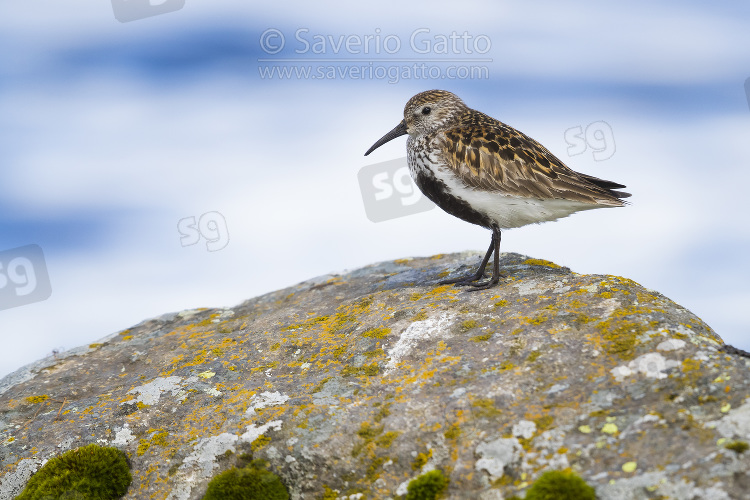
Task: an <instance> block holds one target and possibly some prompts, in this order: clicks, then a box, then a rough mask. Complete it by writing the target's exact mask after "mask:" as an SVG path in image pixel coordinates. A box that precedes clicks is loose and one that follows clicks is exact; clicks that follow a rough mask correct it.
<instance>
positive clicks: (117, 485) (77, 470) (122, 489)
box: [16, 444, 132, 500]
mask: <svg viewBox="0 0 750 500" xmlns="http://www.w3.org/2000/svg"><path fill="white" fill-rule="evenodd" d="M131 480H132V477H131V475H130V467H129V466H128V462H127V458H126V457H125V454H124V453H123V452H122V451H120V450H118V449H117V448H111V447H102V446H99V445H96V444H90V445H88V446H84V447H82V448H78V449H76V450H70V451H68V452H66V453H63V454H62V455H60V456H59V457H55V458H52V459H50V460H49V462H47V463H46V464H45V465H44V467H42V468H41V469H39V471H37V473H36V474H34V475H33V476H32V477H31V479H30V480H29V482H28V484H27V485H26V488H25V489H24V490H23V492H21V494H20V495H18V496H17V497H16V499H17V500H37V499H39V500H41V499H47V498H66V499H79V498H80V499H87V500H111V499H115V498H120V497H122V496H123V495H124V494H125V493H126V492H127V491H128V486H130V481H131Z"/></svg>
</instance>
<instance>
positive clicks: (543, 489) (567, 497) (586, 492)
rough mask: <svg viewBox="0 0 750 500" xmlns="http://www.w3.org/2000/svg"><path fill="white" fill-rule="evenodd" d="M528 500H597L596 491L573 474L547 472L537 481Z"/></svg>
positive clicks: (528, 492) (527, 493) (530, 489)
mask: <svg viewBox="0 0 750 500" xmlns="http://www.w3.org/2000/svg"><path fill="white" fill-rule="evenodd" d="M525 499H526V500H596V491H594V488H592V487H591V486H589V485H588V484H586V481H584V480H583V479H581V478H580V477H578V476H577V475H575V474H573V473H572V472H562V471H557V470H552V471H547V472H545V473H544V474H542V475H541V477H539V479H537V480H536V481H535V482H534V484H533V485H531V488H529V491H527V492H526V497H525Z"/></svg>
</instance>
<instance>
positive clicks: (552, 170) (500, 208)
mask: <svg viewBox="0 0 750 500" xmlns="http://www.w3.org/2000/svg"><path fill="white" fill-rule="evenodd" d="M406 134H408V135H409V138H408V139H407V142H406V150H407V156H408V162H409V172H410V173H411V177H412V179H414V183H415V184H416V185H417V186H418V187H419V189H420V190H421V191H422V193H424V195H425V196H426V197H427V198H429V199H430V200H432V202H433V203H435V204H436V205H437V206H439V207H440V208H442V209H443V210H444V211H446V212H448V213H449V214H451V215H454V216H456V217H458V218H459V219H461V220H464V221H466V222H470V223H472V224H477V225H479V226H482V227H485V228H487V229H489V230H490V231H492V239H491V240H490V247H489V249H487V253H486V254H485V256H484V258H483V259H482V262H481V264H480V265H479V269H478V270H477V271H476V273H474V274H472V275H470V276H466V277H460V278H454V279H449V280H445V281H442V282H441V284H456V285H469V286H472V287H474V288H475V289H477V290H483V289H487V288H491V287H493V286H495V285H496V284H497V283H498V281H499V279H500V236H501V231H502V230H504V229H512V228H516V227H521V226H525V225H527V224H538V223H540V222H548V221H553V220H557V219H560V218H562V217H567V216H568V215H570V214H573V213H575V212H580V211H582V210H591V209H593V208H606V207H622V206H624V205H625V202H624V201H622V199H623V198H627V197H628V196H630V194H629V193H624V192H621V191H617V189H620V188H624V187H625V186H623V185H622V184H618V183H616V182H612V181H607V180H604V179H599V178H598V177H593V176H591V175H586V174H582V173H580V172H576V171H574V170H572V169H570V168H568V167H567V166H566V165H565V164H564V163H563V162H562V161H560V159H558V158H557V157H556V156H555V155H553V154H552V153H550V151H549V150H548V149H547V148H545V147H544V146H542V145H541V144H539V143H538V142H537V141H535V140H534V139H532V138H531V137H529V136H527V135H526V134H524V133H523V132H520V131H518V130H516V129H514V128H513V127H510V126H508V125H506V124H504V123H502V122H501V121H498V120H496V119H494V118H492V117H490V116H487V115H485V114H484V113H481V112H479V111H477V110H475V109H471V108H469V107H468V106H467V105H466V104H464V102H463V101H462V100H461V99H460V98H459V97H458V96H456V95H455V94H452V93H451V92H448V91H446V90H428V91H426V92H421V93H419V94H417V95H415V96H414V97H412V98H411V99H409V101H408V102H407V103H406V106H405V107H404V119H403V120H401V123H399V124H398V125H396V127H395V128H394V129H393V130H391V131H390V132H388V133H387V134H385V135H384V136H383V137H382V138H381V139H380V140H378V141H377V142H376V143H375V144H373V145H372V147H371V148H370V149H368V150H367V152H366V153H365V156H367V155H369V154H370V153H372V152H373V151H374V150H376V149H377V148H379V147H380V146H382V145H383V144H385V143H387V142H389V141H391V140H393V139H395V138H397V137H400V136H402V135H406ZM493 253H494V262H493V272H492V276H491V278H490V279H489V280H484V281H483V279H484V277H485V267H486V266H487V263H488V262H489V259H490V257H491V256H492V255H493Z"/></svg>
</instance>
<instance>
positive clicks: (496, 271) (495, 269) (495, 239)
mask: <svg viewBox="0 0 750 500" xmlns="http://www.w3.org/2000/svg"><path fill="white" fill-rule="evenodd" d="M492 243H493V245H494V248H493V249H494V251H495V261H494V262H493V263H492V264H493V265H492V278H491V279H490V280H489V281H486V282H483V283H466V284H467V285H469V286H472V287H474V288H473V289H472V291H474V290H487V289H488V288H492V287H493V286H495V285H497V284H498V282H499V281H500V230H499V229H496V228H493V229H492ZM487 256H489V253H488V254H487Z"/></svg>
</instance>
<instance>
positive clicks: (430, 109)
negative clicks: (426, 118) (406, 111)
mask: <svg viewBox="0 0 750 500" xmlns="http://www.w3.org/2000/svg"><path fill="white" fill-rule="evenodd" d="M430 111H432V108H430V107H429V106H425V107H424V108H422V114H423V115H429V114H430Z"/></svg>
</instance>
